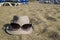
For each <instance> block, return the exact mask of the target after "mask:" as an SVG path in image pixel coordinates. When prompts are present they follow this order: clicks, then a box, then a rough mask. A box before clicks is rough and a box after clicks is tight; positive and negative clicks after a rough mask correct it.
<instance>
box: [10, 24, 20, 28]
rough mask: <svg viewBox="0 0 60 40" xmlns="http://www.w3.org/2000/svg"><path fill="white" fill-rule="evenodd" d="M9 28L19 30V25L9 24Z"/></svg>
mask: <svg viewBox="0 0 60 40" xmlns="http://www.w3.org/2000/svg"><path fill="white" fill-rule="evenodd" d="M11 26H12V28H13V29H19V28H20V25H19V24H17V23H11Z"/></svg>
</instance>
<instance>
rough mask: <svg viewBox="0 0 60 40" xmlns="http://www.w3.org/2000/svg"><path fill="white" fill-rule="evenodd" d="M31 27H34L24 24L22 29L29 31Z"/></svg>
mask: <svg viewBox="0 0 60 40" xmlns="http://www.w3.org/2000/svg"><path fill="white" fill-rule="evenodd" d="M30 27H32V24H24V25H23V26H22V27H21V28H22V29H25V30H26V29H29V28H30Z"/></svg>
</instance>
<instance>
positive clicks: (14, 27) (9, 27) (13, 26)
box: [4, 23, 32, 31]
mask: <svg viewBox="0 0 60 40" xmlns="http://www.w3.org/2000/svg"><path fill="white" fill-rule="evenodd" d="M4 27H5V28H4V29H6V30H10V31H13V30H14V31H15V30H18V29H19V28H21V29H23V30H27V29H29V28H30V27H32V24H24V25H22V26H20V25H19V24H17V23H11V24H5V25H4Z"/></svg>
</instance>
